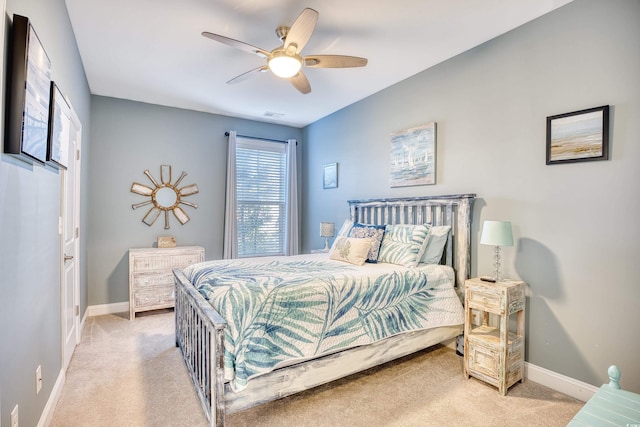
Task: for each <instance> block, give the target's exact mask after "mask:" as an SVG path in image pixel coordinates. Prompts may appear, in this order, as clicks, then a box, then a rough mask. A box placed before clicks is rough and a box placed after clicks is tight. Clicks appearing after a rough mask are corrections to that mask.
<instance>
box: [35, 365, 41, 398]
mask: <svg viewBox="0 0 640 427" xmlns="http://www.w3.org/2000/svg"><path fill="white" fill-rule="evenodd" d="M40 390H42V366H41V365H38V367H37V368H36V394H40Z"/></svg>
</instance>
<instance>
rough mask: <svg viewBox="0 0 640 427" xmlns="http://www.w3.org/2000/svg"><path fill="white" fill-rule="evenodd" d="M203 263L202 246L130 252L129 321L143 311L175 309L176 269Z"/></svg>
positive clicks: (140, 249)
mask: <svg viewBox="0 0 640 427" xmlns="http://www.w3.org/2000/svg"><path fill="white" fill-rule="evenodd" d="M202 261H204V248H203V247H200V246H178V247H175V248H135V249H129V318H130V319H132V320H133V319H134V318H135V315H136V313H137V312H140V311H148V310H157V309H160V308H168V307H173V306H174V299H175V285H174V281H173V273H172V271H173V269H174V268H180V269H182V268H185V267H186V266H188V265H191V264H195V263H197V262H202Z"/></svg>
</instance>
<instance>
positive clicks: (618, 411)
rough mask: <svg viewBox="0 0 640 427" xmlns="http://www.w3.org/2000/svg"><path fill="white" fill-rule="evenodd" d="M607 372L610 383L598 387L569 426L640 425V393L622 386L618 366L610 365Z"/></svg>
mask: <svg viewBox="0 0 640 427" xmlns="http://www.w3.org/2000/svg"><path fill="white" fill-rule="evenodd" d="M607 374H608V375H609V383H608V384H603V385H602V386H601V387H600V389H598V391H597V392H596V394H594V395H593V397H592V398H591V399H589V401H588V402H587V403H586V404H585V405H584V406H583V407H582V409H580V411H578V413H577V414H576V415H575V417H573V419H572V420H571V422H569V424H567V427H581V426H638V425H640V394H637V393H633V392H630V391H627V390H622V389H621V388H620V369H618V367H617V366H615V365H611V366H609V369H608V370H607Z"/></svg>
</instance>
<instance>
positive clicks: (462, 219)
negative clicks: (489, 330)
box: [174, 194, 475, 426]
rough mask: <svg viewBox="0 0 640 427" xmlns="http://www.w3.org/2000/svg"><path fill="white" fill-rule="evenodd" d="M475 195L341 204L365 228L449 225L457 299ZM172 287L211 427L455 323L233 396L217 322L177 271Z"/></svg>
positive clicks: (421, 342)
mask: <svg viewBox="0 0 640 427" xmlns="http://www.w3.org/2000/svg"><path fill="white" fill-rule="evenodd" d="M474 199H475V194H457V195H447V196H425V197H413V198H392V199H370V200H349V201H348V203H349V206H350V210H351V218H352V219H353V220H354V221H358V222H363V223H369V224H423V223H431V224H433V225H451V227H452V228H451V230H452V232H451V233H450V237H449V241H448V242H447V246H446V249H445V253H444V254H443V260H442V264H446V265H449V266H452V267H453V268H454V269H455V271H456V285H457V287H458V294H459V295H464V290H463V289H462V287H463V285H464V280H465V279H468V278H469V275H470V266H471V259H470V236H471V214H472V207H473V201H474ZM174 276H175V282H176V302H175V317H176V346H178V347H180V349H181V351H182V355H183V358H184V360H185V363H186V365H187V368H188V369H189V373H190V375H191V378H192V380H193V383H194V385H195V388H196V392H197V394H198V397H199V399H200V402H201V404H202V407H203V409H204V412H205V414H206V415H207V418H208V420H209V421H210V424H211V425H212V426H223V425H224V419H225V413H232V412H236V411H240V410H243V409H247V408H249V407H252V406H255V405H258V404H261V403H264V402H268V401H271V400H275V399H279V398H281V397H285V396H289V395H291V394H294V393H297V392H300V391H302V390H307V389H310V388H313V387H316V386H319V385H321V384H324V383H327V382H330V381H333V380H336V379H339V378H342V377H345V376H348V375H351V374H354V373H356V372H360V371H363V370H366V369H369V368H372V367H374V366H377V365H380V364H383V363H386V362H389V361H391V360H394V359H397V358H399V357H402V356H406V355H408V354H411V353H414V352H416V351H418V350H421V349H424V348H427V347H430V346H432V345H435V344H438V343H441V342H443V341H446V340H449V339H452V338H455V337H456V336H458V335H460V334H461V333H462V330H463V326H462V325H455V326H448V327H441V328H434V329H428V330H424V331H414V332H409V333H405V334H402V335H396V336H393V337H390V338H387V339H385V340H382V341H379V342H376V343H373V344H370V345H366V346H361V347H356V348H351V349H348V350H345V351H342V352H339V353H334V354H330V355H326V356H323V357H320V358H318V359H313V360H309V361H306V362H302V363H298V364H295V365H293V366H288V367H285V368H280V369H277V370H275V371H273V372H270V373H268V374H265V375H261V376H259V377H256V378H253V379H251V380H250V381H249V384H248V386H247V387H246V388H245V389H243V390H242V391H240V392H237V393H235V392H232V391H231V390H230V389H229V386H228V384H225V382H224V367H223V354H224V346H223V337H224V328H225V325H226V322H225V320H224V319H223V318H222V316H220V314H218V313H217V312H216V311H215V310H214V309H213V307H211V305H210V304H209V303H208V302H207V301H206V300H205V299H204V298H203V297H202V296H201V295H200V293H199V292H198V291H197V290H196V289H195V288H194V286H193V285H192V284H191V283H190V282H189V280H188V279H187V278H186V277H185V275H184V274H183V273H182V271H180V270H174Z"/></svg>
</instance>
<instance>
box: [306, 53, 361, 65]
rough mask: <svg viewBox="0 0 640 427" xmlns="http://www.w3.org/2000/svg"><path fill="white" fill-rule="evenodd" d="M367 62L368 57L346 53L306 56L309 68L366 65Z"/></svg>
mask: <svg viewBox="0 0 640 427" xmlns="http://www.w3.org/2000/svg"><path fill="white" fill-rule="evenodd" d="M367 62H368V61H367V58H360V57H357V56H345V55H309V56H305V57H304V65H305V67H309V68H350V67H364V66H365V65H367Z"/></svg>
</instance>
